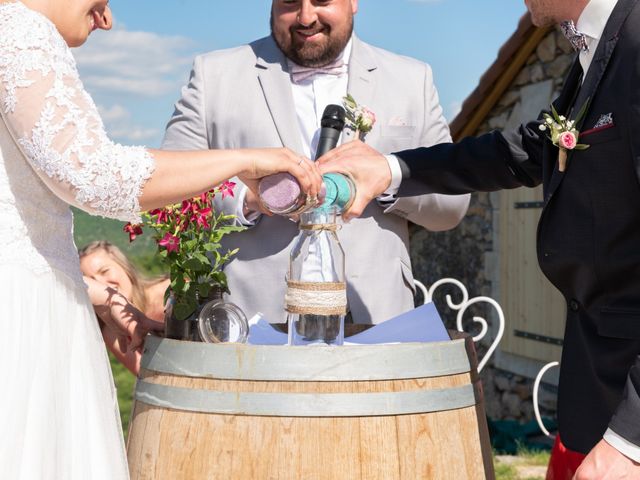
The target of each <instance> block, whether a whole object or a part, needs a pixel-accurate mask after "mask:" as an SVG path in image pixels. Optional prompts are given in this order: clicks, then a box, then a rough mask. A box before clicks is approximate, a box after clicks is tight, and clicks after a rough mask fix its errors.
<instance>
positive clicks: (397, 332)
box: [248, 302, 451, 345]
mask: <svg viewBox="0 0 640 480" xmlns="http://www.w3.org/2000/svg"><path fill="white" fill-rule="evenodd" d="M450 339H451V338H450V337H449V334H448V333H447V329H446V328H445V326H444V324H443V323H442V319H441V318H440V315H439V314H438V310H437V309H436V307H435V305H434V304H433V302H430V303H427V304H425V305H421V306H420V307H418V308H415V309H413V310H410V311H408V312H405V313H402V314H400V315H398V316H396V317H393V318H392V319H390V320H387V321H386V322H382V323H379V324H377V325H374V326H372V327H371V328H369V329H367V330H365V331H364V332H361V333H358V334H356V335H352V336H350V337H347V338H346V339H345V342H344V344H345V345H372V344H390V343H407V342H442V341H447V340H450ZM248 343H249V344H251V345H285V344H286V343H287V335H286V334H285V333H282V332H280V331H278V330H276V329H275V328H273V327H272V326H271V324H270V323H269V322H268V321H267V320H266V319H265V318H264V317H263V316H262V314H261V313H257V314H256V315H254V316H253V318H251V319H250V320H249V340H248Z"/></svg>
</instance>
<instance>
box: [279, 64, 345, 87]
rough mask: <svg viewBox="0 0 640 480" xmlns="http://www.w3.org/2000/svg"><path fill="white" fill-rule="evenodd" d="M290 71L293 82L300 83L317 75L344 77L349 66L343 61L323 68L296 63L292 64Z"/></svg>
mask: <svg viewBox="0 0 640 480" xmlns="http://www.w3.org/2000/svg"><path fill="white" fill-rule="evenodd" d="M289 70H290V73H291V80H292V81H293V82H294V83H300V82H302V81H304V80H306V79H307V78H311V77H313V76H314V75H317V74H324V75H335V76H337V77H339V76H340V75H344V74H345V73H347V64H346V63H344V61H343V60H342V59H338V60H334V61H333V62H331V63H329V64H327V65H325V66H323V67H303V66H302V65H298V64H296V63H290V67H289Z"/></svg>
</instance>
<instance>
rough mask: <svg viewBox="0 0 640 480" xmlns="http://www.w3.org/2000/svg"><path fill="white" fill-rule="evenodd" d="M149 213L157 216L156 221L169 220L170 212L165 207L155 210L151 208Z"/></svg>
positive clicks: (164, 221)
mask: <svg viewBox="0 0 640 480" xmlns="http://www.w3.org/2000/svg"><path fill="white" fill-rule="evenodd" d="M149 215H151V216H152V217H155V216H157V217H158V218H157V219H156V223H166V222H167V220H169V212H168V211H167V210H165V209H163V208H156V209H155V210H151V211H150V212H149Z"/></svg>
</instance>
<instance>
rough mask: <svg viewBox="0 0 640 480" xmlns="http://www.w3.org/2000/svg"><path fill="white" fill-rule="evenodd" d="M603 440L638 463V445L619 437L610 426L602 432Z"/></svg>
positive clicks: (639, 458)
mask: <svg viewBox="0 0 640 480" xmlns="http://www.w3.org/2000/svg"><path fill="white" fill-rule="evenodd" d="M603 438H604V440H605V442H607V443H608V444H609V445H611V446H612V447H613V448H615V449H616V450H618V451H619V452H620V453H621V454H623V455H624V456H625V457H629V458H630V459H631V460H633V461H634V462H639V463H640V447H639V446H638V445H634V444H633V443H631V442H630V441H629V440H627V439H625V438H623V437H621V436H620V435H618V434H617V433H616V432H614V431H613V430H611V429H610V428H609V429H607V431H606V432H605V434H604V437H603Z"/></svg>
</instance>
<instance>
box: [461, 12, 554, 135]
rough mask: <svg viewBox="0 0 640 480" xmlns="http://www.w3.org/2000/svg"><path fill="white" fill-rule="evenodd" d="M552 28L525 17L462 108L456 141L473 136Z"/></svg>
mask: <svg viewBox="0 0 640 480" xmlns="http://www.w3.org/2000/svg"><path fill="white" fill-rule="evenodd" d="M551 28H552V27H542V28H539V27H536V26H535V25H533V23H531V16H530V15H529V14H528V13H526V14H525V15H524V16H523V17H522V18H521V19H520V22H519V23H518V28H517V29H516V31H515V32H514V34H513V35H511V37H510V38H509V40H507V42H506V43H505V44H504V45H503V46H502V48H500V51H499V52H498V57H497V58H496V60H495V62H493V64H492V65H491V66H490V67H489V69H488V70H487V71H486V72H485V73H484V75H482V77H481V78H480V83H479V84H478V86H477V87H476V89H475V90H474V91H473V92H471V94H470V95H469V96H468V97H467V99H466V100H465V101H464V103H463V104H462V109H461V110H460V113H458V115H456V117H455V118H454V119H453V121H452V122H451V124H450V128H451V136H452V137H453V140H454V141H458V140H461V139H462V138H464V137H466V136H469V135H473V134H474V133H475V132H476V131H477V129H478V127H479V126H480V124H481V123H482V122H483V121H484V119H485V118H486V117H487V115H488V114H489V112H490V111H491V109H492V108H493V106H494V105H495V104H496V102H498V100H500V98H501V97H502V95H503V94H504V93H505V92H506V90H507V89H508V88H509V86H510V85H511V82H512V81H513V79H514V78H515V77H516V75H518V73H520V71H521V70H522V67H523V66H524V65H525V64H526V62H527V60H528V58H529V57H530V56H531V54H532V53H533V52H534V51H535V49H536V48H537V46H538V44H539V43H540V41H541V40H542V39H543V38H544V37H545V36H546V35H547V33H548V32H549V30H551Z"/></svg>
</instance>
